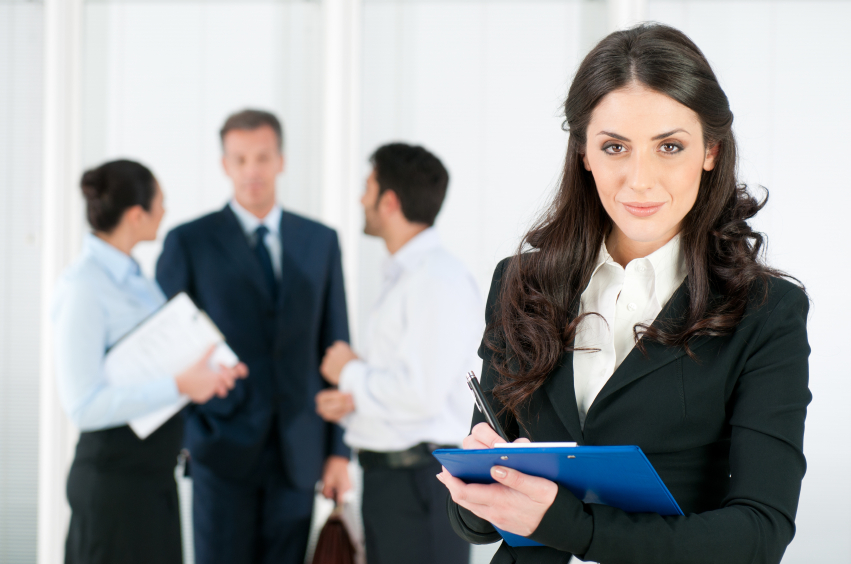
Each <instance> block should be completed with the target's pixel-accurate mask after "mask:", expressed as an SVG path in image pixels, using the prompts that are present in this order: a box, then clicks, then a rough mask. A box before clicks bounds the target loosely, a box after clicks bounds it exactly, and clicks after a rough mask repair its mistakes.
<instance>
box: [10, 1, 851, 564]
mask: <svg viewBox="0 0 851 564" xmlns="http://www.w3.org/2000/svg"><path fill="white" fill-rule="evenodd" d="M644 20H655V21H660V22H664V23H667V24H671V25H674V26H676V27H678V28H680V29H681V30H683V31H684V32H686V33H687V34H688V35H689V36H691V38H692V39H693V40H694V41H695V42H696V43H697V44H698V46H699V47H700V48H701V49H702V50H703V51H704V53H705V54H706V56H707V57H708V59H709V60H710V62H711V63H712V65H713V67H714V69H715V71H716V73H717V74H718V76H719V78H720V81H721V85H722V87H724V89H725V90H726V92H727V95H728V97H729V98H730V101H731V104H732V107H733V111H734V113H735V116H736V117H735V120H736V121H735V126H734V127H735V131H736V134H737V137H738V141H739V144H740V155H741V163H740V177H741V180H742V181H744V182H747V183H748V184H749V185H751V186H752V187H754V188H756V187H757V186H765V187H767V188H768V189H769V190H770V193H771V198H770V203H769V204H768V207H767V208H766V209H765V210H764V211H763V212H762V213H761V214H760V215H759V216H758V218H757V219H756V221H755V223H756V225H757V227H758V228H759V229H760V230H761V231H763V232H765V233H766V234H767V235H768V240H769V246H768V253H767V258H768V261H769V262H770V263H771V264H772V265H774V266H776V267H778V268H781V269H783V270H785V271H787V272H789V273H791V274H792V275H794V276H796V277H797V278H799V279H800V280H801V281H802V282H803V283H804V284H805V285H806V287H807V290H808V292H809V294H810V296H811V299H812V308H811V313H810V319H809V336H810V343H811V346H812V349H813V352H812V356H811V362H810V378H811V379H810V387H811V390H812V392H813V396H814V399H813V403H812V405H811V407H810V411H809V415H808V418H807V434H806V440H805V453H806V455H807V459H808V464H809V469H808V472H807V476H806V478H805V480H804V484H803V492H802V495H801V502H800V507H799V511H798V518H797V525H798V532H797V536H796V538H795V540H794V541H793V543H792V544H791V545H790V547H789V549H788V550H787V552H786V556H785V558H784V560H783V562H784V563H785V564H793V563H812V562H826V563H833V562H836V563H847V562H851V534H849V533H850V532H851V512H849V511H848V507H849V506H851V480H849V476H851V409H849V404H851V369H849V363H848V360H847V357H845V353H846V352H847V351H848V348H846V347H849V345H851V342H849V337H848V335H849V333H848V329H847V325H846V322H847V319H848V317H849V313H851V305H849V303H850V301H849V300H848V299H845V298H843V297H842V296H843V295H845V294H846V293H847V286H848V284H849V281H850V280H851V267H849V260H848V258H847V257H848V250H847V249H848V239H845V238H844V237H845V236H844V235H843V233H845V231H844V227H845V226H848V224H849V219H848V217H849V215H848V214H849V210H851V175H849V163H851V156H849V151H848V150H846V149H847V147H846V146H845V143H846V142H847V140H846V139H845V137H846V136H847V135H848V134H849V131H851V109H849V106H848V93H849V91H851V63H849V53H851V33H849V32H848V24H849V22H851V2H846V1H841V0H834V1H828V0H825V1H815V0H797V1H795V0H784V1H780V0H776V1H772V0H289V1H287V0H266V1H244V0H240V1H237V0H206V1H201V0H194V1H190V0H169V1H166V0H43V1H38V0H30V1H26V0H0V563H10V564H12V563H15V564H17V563H34V562H38V563H39V564H58V563H59V562H61V561H62V554H63V545H64V539H65V533H66V530H67V519H68V510H67V505H66V502H65V492H64V488H65V479H66V474H67V469H68V465H69V463H70V460H71V455H72V452H73V447H74V444H75V433H74V430H73V428H72V426H71V425H70V423H69V422H68V421H67V420H66V418H65V416H64V415H63V413H62V410H61V408H60V406H59V403H58V399H57V397H56V392H55V388H54V380H53V374H52V368H51V366H52V359H51V352H50V351H51V343H50V335H49V332H48V331H47V329H48V327H49V326H48V317H47V307H48V305H49V303H50V295H51V292H52V289H53V285H54V283H55V280H56V277H57V276H58V274H59V272H61V270H62V269H63V268H64V267H65V266H66V265H67V264H68V263H69V262H70V261H71V260H73V259H74V258H75V257H76V255H77V252H78V250H79V247H80V243H81V240H82V235H83V233H84V232H85V227H86V226H85V222H84V218H83V214H82V200H81V198H80V196H79V189H78V187H77V186H78V180H79V177H80V174H81V173H82V171H83V170H84V169H85V168H87V167H90V166H93V165H97V164H99V163H101V162H103V161H105V160H108V159H113V158H117V157H127V158H132V159H136V160H140V161H142V162H143V163H145V164H147V165H148V166H149V167H151V169H152V170H153V171H154V173H155V174H156V175H157V177H158V179H159V181H160V183H161V185H162V187H163V189H164V192H165V194H166V208H167V210H168V213H167V215H166V218H165V221H164V224H163V226H162V228H161V231H160V234H161V236H164V235H165V233H166V232H167V231H168V229H170V228H171V227H172V226H174V225H176V224H179V223H181V222H184V221H186V220H188V219H191V218H194V217H196V216H198V215H201V214H204V213H207V212H209V211H212V210H215V209H218V208H220V207H222V206H223V205H224V204H225V203H226V201H227V200H228V198H229V195H230V184H229V182H228V180H227V179H226V177H225V176H224V174H223V172H222V170H221V166H220V146H219V140H218V129H219V127H220V126H221V124H222V122H223V121H224V119H225V117H226V116H227V115H228V114H230V113H232V112H233V111H235V110H239V109H242V108H245V107H255V108H261V109H267V110H270V111H273V112H275V113H276V114H277V115H278V116H279V117H280V118H281V119H282V121H283V123H284V128H285V136H286V141H285V142H286V146H285V153H286V158H287V170H286V173H285V175H284V176H283V177H282V178H281V180H280V185H279V191H278V194H279V200H280V202H281V203H282V205H283V206H284V207H286V208H288V209H290V210H293V211H296V212H298V213H301V214H304V215H307V216H309V217H312V218H316V219H318V220H320V221H323V222H325V223H327V224H329V225H331V226H333V227H334V228H336V229H337V230H338V232H339V233H340V237H341V241H342V246H343V258H344V267H345V276H346V287H347V294H348V300H349V308H350V311H349V314H350V320H351V324H352V330H353V335H354V344H355V348H357V343H358V334H359V330H360V329H361V328H362V327H363V325H364V323H365V321H366V314H367V313H368V311H369V308H370V305H371V303H372V302H373V300H374V299H375V297H376V295H377V292H378V288H379V276H380V274H379V266H380V263H381V260H382V259H383V257H384V256H385V254H386V251H385V250H384V247H383V244H382V243H381V242H380V241H377V240H370V239H368V238H366V237H365V236H363V235H362V234H361V230H362V212H361V208H360V204H359V198H360V195H361V192H362V189H363V182H364V178H365V176H366V174H367V173H368V172H369V165H368V163H367V158H368V156H369V154H370V153H371V152H372V151H373V150H374V149H375V148H376V147H377V146H378V145H380V144H383V143H386V142H389V141H393V140H400V141H406V142H411V143H418V144H423V145H425V146H426V147H427V148H429V149H430V150H432V151H434V152H435V153H436V154H437V155H438V156H440V157H441V159H442V160H443V161H444V162H445V164H446V166H447V168H448V169H449V171H450V175H451V181H450V187H449V193H448V197H447V201H446V204H445V206H444V210H443V212H442V213H441V215H440V216H439V218H438V221H437V228H438V231H439V232H440V234H441V236H442V238H443V240H444V242H445V244H446V245H447V247H448V248H449V249H450V250H451V251H452V252H454V253H455V254H456V255H457V256H458V257H460V258H461V259H462V260H463V261H464V262H466V263H467V265H468V266H469V267H470V269H471V270H472V272H473V273H474V275H475V277H476V279H477V281H478V283H479V287H480V289H481V291H482V292H483V293H484V292H486V290H487V288H488V285H489V281H490V275H491V273H492V270H493V268H494V266H495V265H496V263H497V262H498V261H499V260H500V259H501V258H502V257H504V256H506V255H508V254H511V253H512V252H513V251H514V250H515V248H516V246H517V244H518V242H519V238H520V236H521V235H522V234H523V233H524V231H525V229H526V228H527V227H528V226H529V225H530V223H531V222H532V221H533V220H534V218H535V217H536V216H537V214H538V213H539V212H540V211H541V210H542V208H543V207H544V206H545V205H546V204H547V203H548V201H549V200H550V198H551V196H552V193H553V190H554V189H555V187H556V186H557V182H558V178H559V173H560V170H561V165H562V159H563V155H564V151H565V147H566V142H567V134H566V133H564V132H563V131H562V129H561V122H562V115H561V108H560V106H561V104H562V102H563V98H564V96H565V94H566V92H567V87H568V85H569V83H570V80H571V78H572V74H573V72H574V70H575V68H576V67H577V65H578V63H579V62H580V60H581V57H582V56H583V55H584V54H585V53H586V52H587V51H588V50H589V49H590V48H591V47H592V46H593V45H594V44H595V43H596V42H597V41H598V40H599V39H601V38H602V37H603V36H604V35H606V34H607V33H609V32H610V31H613V30H615V29H618V28H621V27H625V26H628V25H631V24H633V23H636V22H638V21H644ZM159 250H160V242H156V243H150V244H147V245H146V246H145V247H144V248H142V249H141V250H140V252H139V253H138V257H137V258H138V259H139V261H140V263H141V264H142V266H143V268H144V269H145V270H146V271H147V272H148V273H149V274H152V272H153V265H154V262H155V260H156V257H157V256H158V253H159ZM491 551H492V548H483V549H477V552H475V558H476V559H477V561H478V562H485V561H487V559H488V558H487V555H488V554H490V552H491ZM190 556H191V555H190Z"/></svg>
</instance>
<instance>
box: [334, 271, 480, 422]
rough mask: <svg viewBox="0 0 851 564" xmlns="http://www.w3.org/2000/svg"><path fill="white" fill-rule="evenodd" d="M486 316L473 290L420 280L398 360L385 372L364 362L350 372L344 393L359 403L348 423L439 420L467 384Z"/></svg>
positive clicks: (407, 303)
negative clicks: (450, 399) (468, 363)
mask: <svg viewBox="0 0 851 564" xmlns="http://www.w3.org/2000/svg"><path fill="white" fill-rule="evenodd" d="M462 282H467V281H466V280H463V281H462ZM480 314H481V312H480V304H479V298H478V295H477V293H476V291H475V288H474V286H472V284H467V283H458V282H457V281H453V280H452V279H451V278H449V277H440V278H435V277H431V278H429V277H421V278H418V279H417V281H416V283H414V284H412V285H411V287H410V291H409V292H408V294H407V296H406V297H405V300H404V312H403V315H404V318H405V328H404V334H402V335H400V337H399V348H398V350H397V351H396V354H395V355H394V357H393V358H392V359H387V362H384V363H383V366H382V367H381V368H378V367H376V366H372V365H370V364H368V363H367V362H364V361H363V360H354V361H351V362H349V363H348V364H346V366H345V367H344V369H343V372H342V374H341V377H340V383H339V389H340V390H342V391H345V392H348V393H351V394H352V395H353V397H354V403H355V412H354V413H353V414H352V415H351V416H350V418H348V420H347V421H346V422H345V423H346V424H350V423H351V422H352V421H353V420H355V419H356V418H357V417H358V416H359V415H360V414H364V415H366V416H369V417H373V418H375V417H378V418H381V419H383V420H385V421H389V422H415V421H425V420H429V419H431V418H433V417H435V416H436V415H437V414H438V413H439V412H440V410H441V409H443V408H444V406H445V404H446V401H447V397H448V395H449V394H450V393H454V392H455V391H456V390H458V389H459V387H458V385H457V384H458V382H463V379H464V372H463V370H464V367H465V362H466V361H467V360H468V359H470V358H472V357H473V353H474V352H475V348H476V345H477V339H478V337H479V336H480V335H481V331H480V328H479V324H480V322H479V317H480ZM459 370H461V371H460V372H459ZM468 370H469V368H468Z"/></svg>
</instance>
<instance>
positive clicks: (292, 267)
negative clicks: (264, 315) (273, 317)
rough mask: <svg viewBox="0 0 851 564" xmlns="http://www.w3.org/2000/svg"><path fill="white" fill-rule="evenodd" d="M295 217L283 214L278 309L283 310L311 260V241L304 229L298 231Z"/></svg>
mask: <svg viewBox="0 0 851 564" xmlns="http://www.w3.org/2000/svg"><path fill="white" fill-rule="evenodd" d="M294 219H295V218H294V217H293V216H292V215H291V214H288V213H287V212H283V213H282V214H281V225H280V234H281V281H280V282H279V285H278V308H283V307H284V303H285V301H286V298H287V296H288V293H290V292H292V290H293V284H294V283H295V282H296V279H297V276H298V274H299V273H301V272H302V271H303V270H304V268H305V267H304V265H305V264H307V261H308V259H309V254H310V253H309V250H310V249H309V248H310V240H309V239H308V238H307V237H306V236H305V233H304V230H303V229H298V228H297V226H296V225H295V222H294Z"/></svg>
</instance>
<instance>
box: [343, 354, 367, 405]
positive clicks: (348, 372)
mask: <svg viewBox="0 0 851 564" xmlns="http://www.w3.org/2000/svg"><path fill="white" fill-rule="evenodd" d="M368 371H369V365H368V364H367V363H365V362H364V361H362V360H359V359H355V360H350V361H349V362H347V363H346V365H345V366H344V367H343V370H342V371H341V372H340V381H339V382H338V383H337V389H338V390H340V391H341V392H346V393H349V394H352V395H353V396H355V405H357V399H358V398H357V396H358V392H359V391H360V390H362V389H363V388H364V386H365V385H366V374H367V372H368Z"/></svg>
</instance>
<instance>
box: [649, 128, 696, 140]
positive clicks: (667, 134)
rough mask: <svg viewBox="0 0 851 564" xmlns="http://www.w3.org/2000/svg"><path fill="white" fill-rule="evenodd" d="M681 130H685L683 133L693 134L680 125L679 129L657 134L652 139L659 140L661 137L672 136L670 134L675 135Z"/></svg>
mask: <svg viewBox="0 0 851 564" xmlns="http://www.w3.org/2000/svg"><path fill="white" fill-rule="evenodd" d="M680 131H682V132H683V133H685V134H686V135H691V133H689V132H688V131H686V130H685V129H683V128H682V127H679V128H677V129H674V130H673V131H668V132H665V133H661V134H659V135H657V136H656V137H654V138H653V139H652V141H658V140H659V139H664V138H665V137H670V136H671V135H673V134H674V133H679V132H680Z"/></svg>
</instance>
